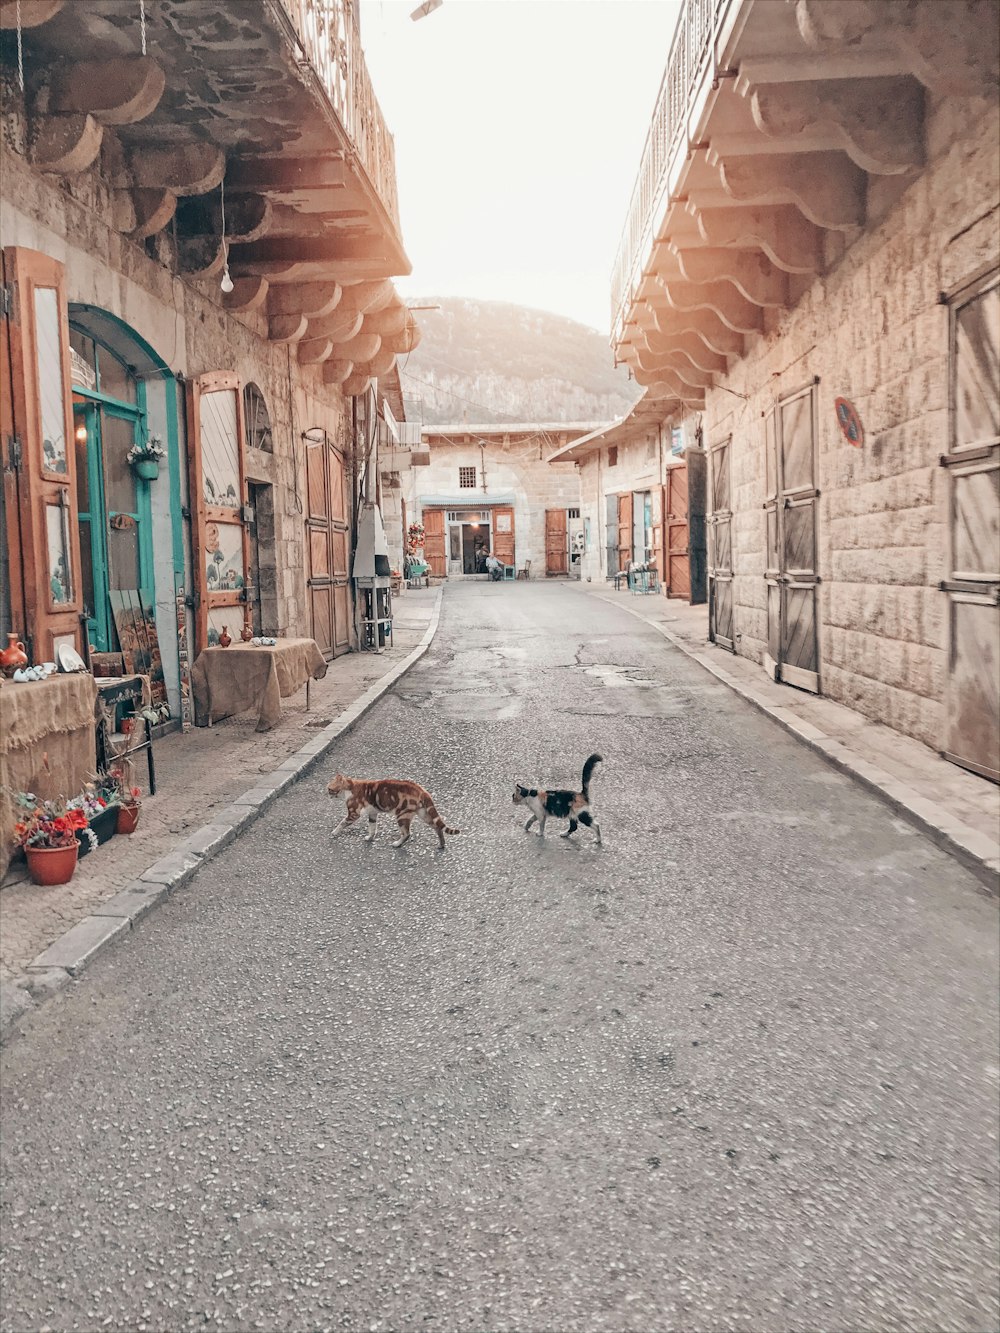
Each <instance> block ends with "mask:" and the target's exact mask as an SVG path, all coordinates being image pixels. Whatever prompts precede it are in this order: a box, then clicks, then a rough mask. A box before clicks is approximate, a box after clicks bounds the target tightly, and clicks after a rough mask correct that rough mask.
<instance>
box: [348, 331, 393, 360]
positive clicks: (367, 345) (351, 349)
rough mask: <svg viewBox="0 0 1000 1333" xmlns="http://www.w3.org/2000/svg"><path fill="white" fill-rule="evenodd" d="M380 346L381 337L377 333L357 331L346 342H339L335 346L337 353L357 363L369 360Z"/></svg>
mask: <svg viewBox="0 0 1000 1333" xmlns="http://www.w3.org/2000/svg"><path fill="white" fill-rule="evenodd" d="M381 346H382V339H381V338H380V337H379V335H378V334H377V333H365V332H364V331H362V332H361V333H357V334H355V335H354V337H353V338H349V339H348V340H347V342H344V343H341V344H340V345H339V347H338V348H337V351H338V354H339V355H340V356H343V357H347V358H349V359H350V360H351V361H353V362H354V363H355V365H359V364H360V363H362V362H364V361H370V360H371V359H372V357H373V356H374V355H375V354H376V352H378V350H379V348H380V347H381Z"/></svg>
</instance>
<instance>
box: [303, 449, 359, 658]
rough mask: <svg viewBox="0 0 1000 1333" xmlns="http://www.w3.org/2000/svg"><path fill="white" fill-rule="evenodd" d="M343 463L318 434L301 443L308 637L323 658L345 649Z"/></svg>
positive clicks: (347, 593) (348, 608) (347, 608)
mask: <svg viewBox="0 0 1000 1333" xmlns="http://www.w3.org/2000/svg"><path fill="white" fill-rule="evenodd" d="M346 509H347V502H346V497H345V493H344V462H343V457H342V455H341V453H340V450H339V449H337V447H336V446H335V445H334V444H333V442H332V440H331V439H330V438H329V436H328V435H326V433H325V432H324V438H323V439H322V440H317V441H312V440H309V441H307V443H306V546H307V552H306V556H307V566H306V590H307V595H308V599H309V625H310V633H311V634H312V637H313V638H314V639H315V640H316V642H317V644H318V645H319V650H320V652H321V653H322V654H323V655H324V657H326V658H327V659H328V660H329V659H330V658H331V657H339V656H340V654H341V653H344V652H347V650H348V649H349V648H350V646H351V597H350V588H349V586H348V555H349V551H348V524H347V519H346V517H345V515H346Z"/></svg>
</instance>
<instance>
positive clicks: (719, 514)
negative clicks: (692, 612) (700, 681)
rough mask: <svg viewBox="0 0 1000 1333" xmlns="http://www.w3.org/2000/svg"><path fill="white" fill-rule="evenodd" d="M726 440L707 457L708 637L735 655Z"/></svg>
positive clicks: (728, 473) (731, 511) (731, 531)
mask: <svg viewBox="0 0 1000 1333" xmlns="http://www.w3.org/2000/svg"><path fill="white" fill-rule="evenodd" d="M729 446H730V440H728V439H727V440H723V441H722V442H721V443H720V444H717V445H715V446H713V448H712V450H711V452H710V454H709V463H710V469H711V476H710V483H709V484H710V488H711V505H712V512H711V514H709V515H708V517H707V520H706V524H707V527H708V637H709V638H710V639H711V640H712V642H713V643H717V644H719V645H720V646H721V647H723V648H728V649H729V651H730V652H735V651H736V639H735V631H734V629H733V623H734V621H733V502H732V490H731V484H730V472H729Z"/></svg>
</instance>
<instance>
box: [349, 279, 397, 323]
mask: <svg viewBox="0 0 1000 1333" xmlns="http://www.w3.org/2000/svg"><path fill="white" fill-rule="evenodd" d="M395 296H396V289H395V287H394V286H393V285H392V281H391V279H389V278H382V279H379V280H376V281H370V282H352V283H345V285H344V295H343V298H342V299H343V305H344V309H345V310H358V311H360V312H361V314H362V315H374V314H377V313H378V311H380V310H384V309H385V308H386V306H388V305H390V304H391V303H392V301H393V300H394V299H395Z"/></svg>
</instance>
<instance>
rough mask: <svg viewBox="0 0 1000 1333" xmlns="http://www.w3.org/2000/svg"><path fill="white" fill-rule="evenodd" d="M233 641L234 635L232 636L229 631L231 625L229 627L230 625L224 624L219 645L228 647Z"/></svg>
mask: <svg viewBox="0 0 1000 1333" xmlns="http://www.w3.org/2000/svg"><path fill="white" fill-rule="evenodd" d="M250 637H251V638H253V635H251V636H250ZM232 641H233V640H232V636H231V635H230V633H229V627H228V625H223V627H222V633H221V634H220V635H219V647H220V648H228V647H229V645H230V644H231V643H232Z"/></svg>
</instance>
